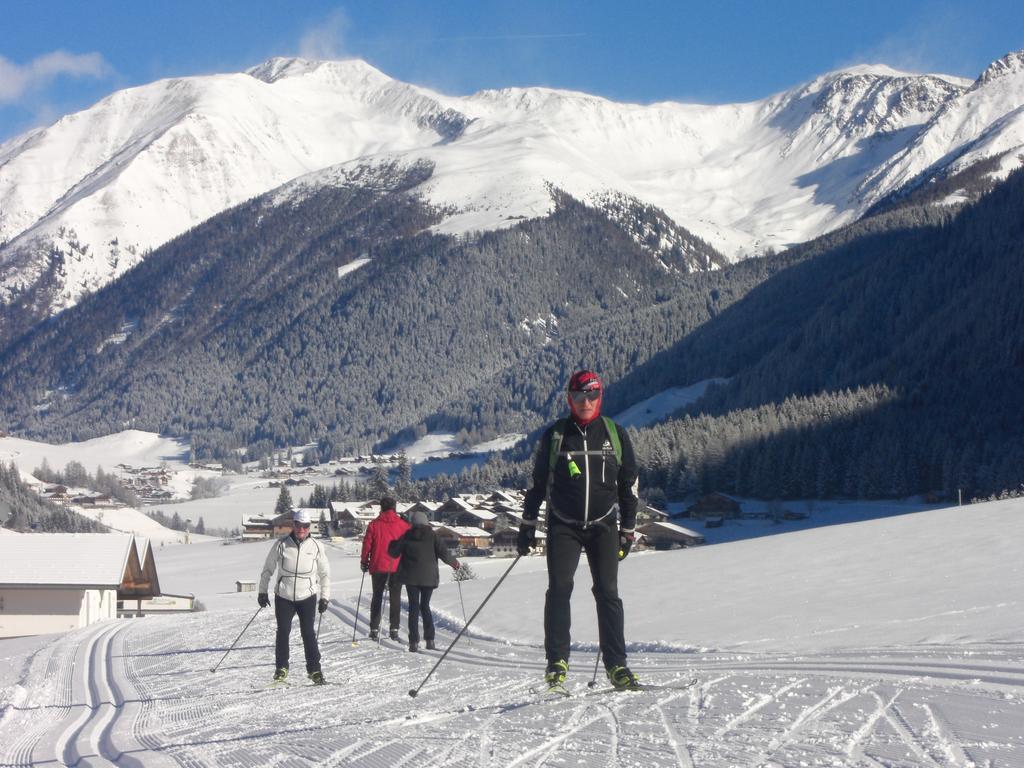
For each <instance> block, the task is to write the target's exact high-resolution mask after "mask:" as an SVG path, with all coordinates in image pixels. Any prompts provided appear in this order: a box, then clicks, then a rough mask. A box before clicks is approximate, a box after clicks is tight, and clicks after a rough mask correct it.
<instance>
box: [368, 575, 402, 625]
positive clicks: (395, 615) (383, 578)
mask: <svg viewBox="0 0 1024 768" xmlns="http://www.w3.org/2000/svg"><path fill="white" fill-rule="evenodd" d="M370 581H372V582H373V597H371V598H370V629H371V630H375V629H378V628H379V627H380V614H381V610H380V609H381V604H382V603H383V602H384V589H385V587H386V588H387V590H388V620H389V622H390V628H391V631H392V632H397V631H398V625H399V623H400V622H401V620H402V585H401V583H400V582H399V581H398V579H396V578H395V574H393V573H371V574H370Z"/></svg>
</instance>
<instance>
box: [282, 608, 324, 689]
mask: <svg viewBox="0 0 1024 768" xmlns="http://www.w3.org/2000/svg"><path fill="white" fill-rule="evenodd" d="M295 614H299V631H300V632H301V633H302V648H303V650H304V651H305V652H306V671H307V672H319V671H320V648H319V647H317V644H316V627H315V626H314V622H313V620H314V618H315V617H316V595H314V596H313V597H307V598H306V599H305V600H299V601H298V602H295V601H294V600H287V599H285V598H283V597H280V596H279V595H274V616H275V617H276V618H277V647H276V648H275V653H274V660H275V663H276V665H277V668H278V669H281V668H282V667H284V668H285V669H287V668H288V651H289V648H288V639H289V637H290V636H291V633H292V618H293V617H294V616H295Z"/></svg>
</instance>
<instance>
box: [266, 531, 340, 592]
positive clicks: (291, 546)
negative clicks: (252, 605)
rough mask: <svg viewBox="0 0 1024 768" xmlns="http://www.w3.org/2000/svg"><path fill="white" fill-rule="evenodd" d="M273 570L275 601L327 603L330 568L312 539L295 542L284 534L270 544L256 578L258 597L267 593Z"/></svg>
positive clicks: (289, 535) (323, 554) (324, 554)
mask: <svg viewBox="0 0 1024 768" xmlns="http://www.w3.org/2000/svg"><path fill="white" fill-rule="evenodd" d="M275 570H276V571H277V572H278V574H277V581H276V582H275V584H274V594H276V595H278V596H279V597H283V598H285V599H286V600H293V601H295V602H298V601H299V600H306V599H308V598H310V597H317V596H319V597H321V598H323V599H324V600H330V599H331V566H330V563H329V562H328V561H327V553H326V552H325V551H324V548H323V547H322V546H321V545H320V542H318V541H316V539H313V538H311V537H306V538H305V539H303V540H302V541H301V542H299V541H298V540H297V539H296V538H295V537H294V536H292V535H291V534H288V535H287V536H284V537H282V538H280V539H278V540H277V541H276V542H274V546H272V547H271V548H270V552H269V553H268V554H267V561H266V562H265V563H264V564H263V572H262V573H261V574H260V592H261V593H264V592H267V587H269V586H270V578H271V577H272V576H273V575H274V571H275Z"/></svg>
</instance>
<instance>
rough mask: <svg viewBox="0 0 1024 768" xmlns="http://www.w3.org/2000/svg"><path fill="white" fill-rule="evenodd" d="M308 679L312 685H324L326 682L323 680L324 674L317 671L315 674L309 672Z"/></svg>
mask: <svg viewBox="0 0 1024 768" xmlns="http://www.w3.org/2000/svg"><path fill="white" fill-rule="evenodd" d="M309 679H310V680H312V681H313V685H326V683H327V681H326V680H324V673H323V672H321V671H320V670H319V669H318V670H317V671H316V672H310V673H309Z"/></svg>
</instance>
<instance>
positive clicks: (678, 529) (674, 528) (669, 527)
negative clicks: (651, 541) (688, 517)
mask: <svg viewBox="0 0 1024 768" xmlns="http://www.w3.org/2000/svg"><path fill="white" fill-rule="evenodd" d="M641 528H643V529H644V532H645V533H647V532H650V531H651V530H652V529H660V530H664V531H669V532H671V533H677V534H680V535H682V536H692V537H693V538H696V539H703V538H704V534H702V533H697V532H696V531H691V530H690V529H689V528H683V526H681V525H676V524H675V523H663V522H661V521H660V520H658V521H655V522H653V523H648V524H647V525H644V526H641Z"/></svg>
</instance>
